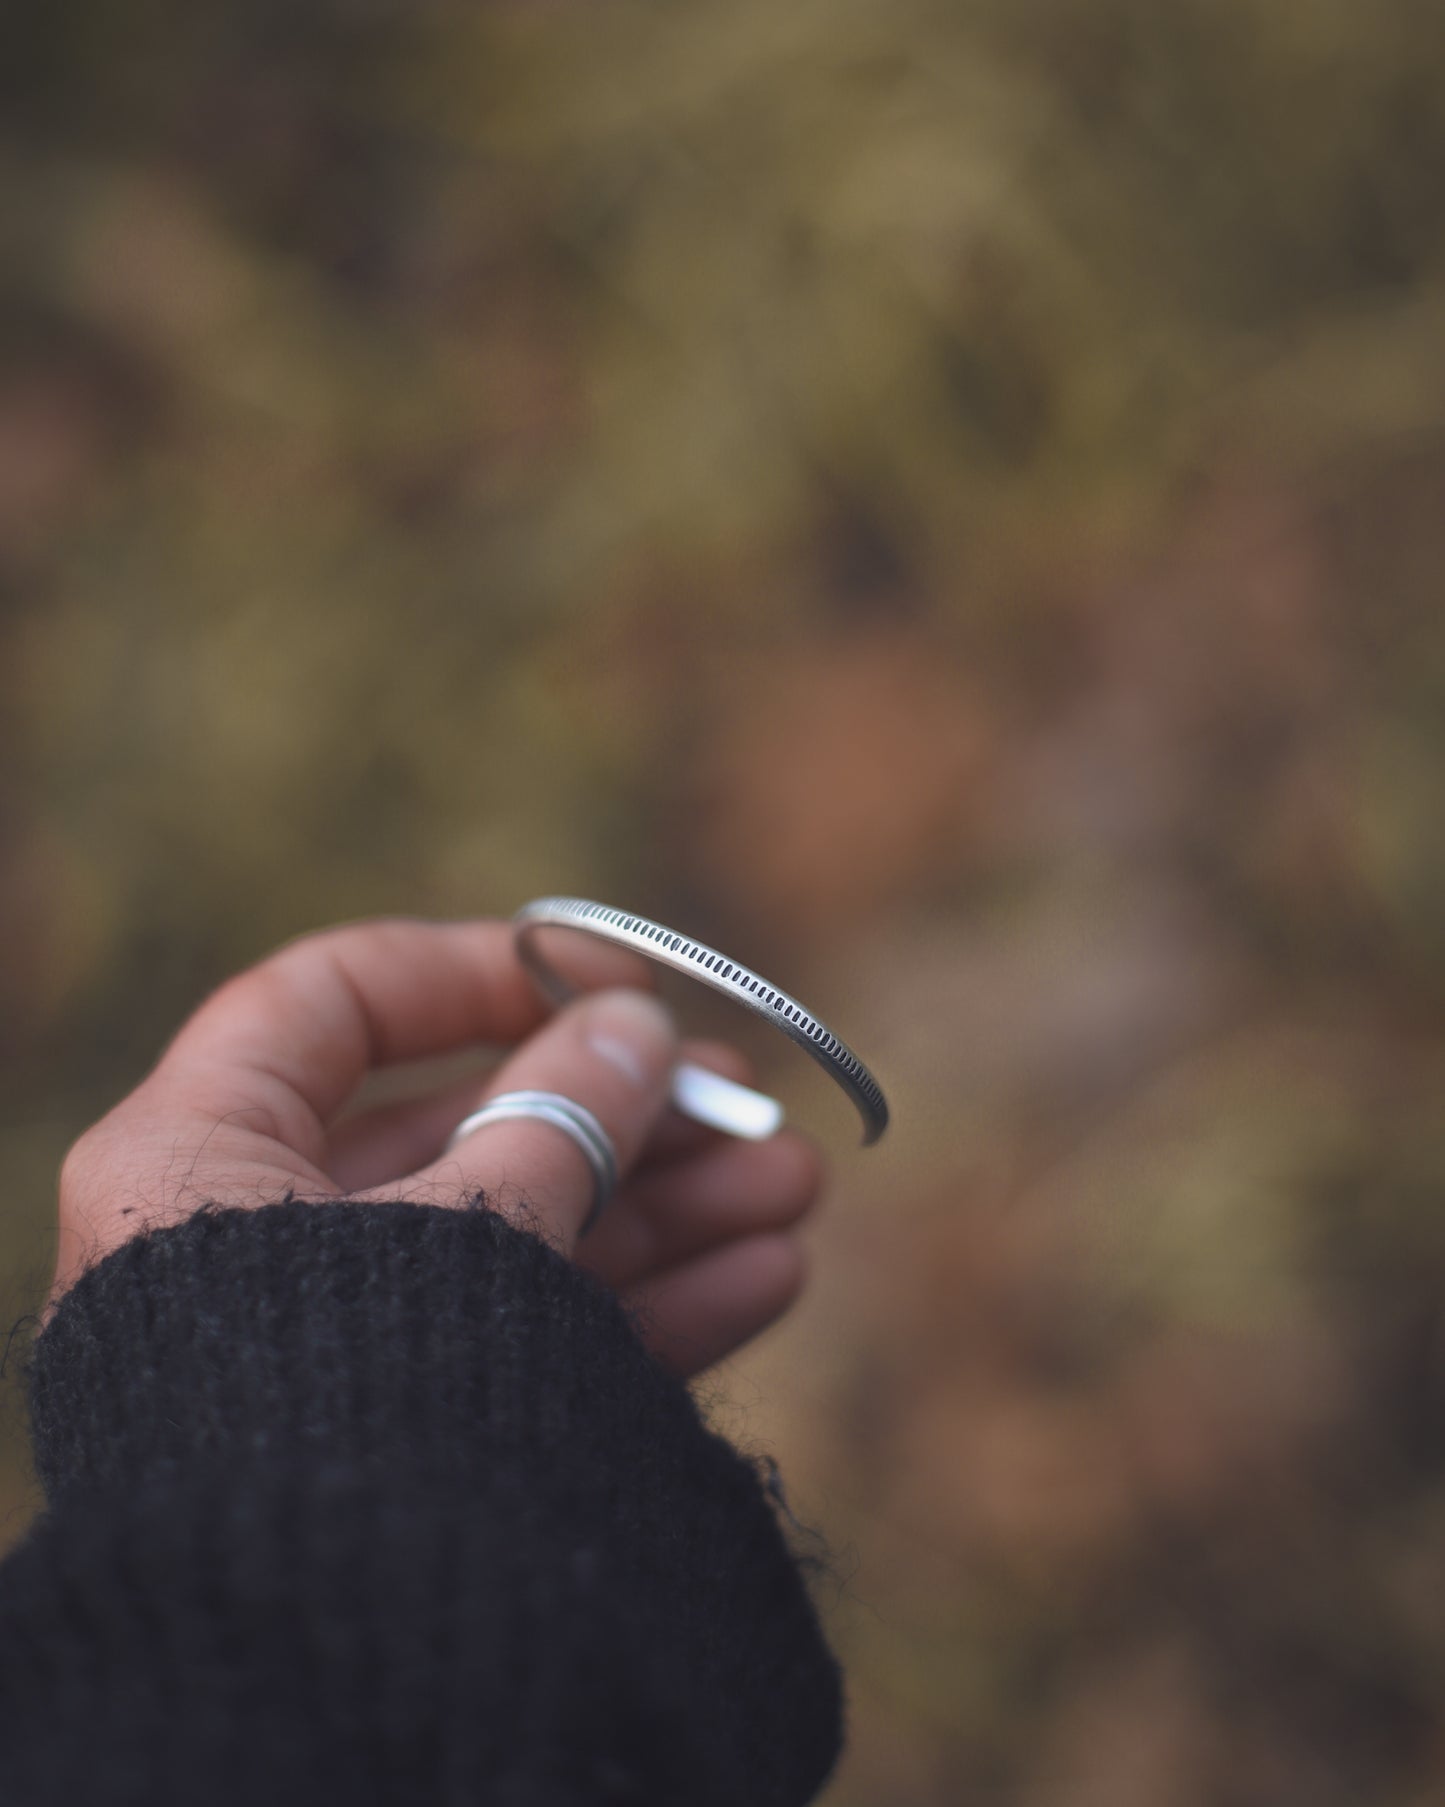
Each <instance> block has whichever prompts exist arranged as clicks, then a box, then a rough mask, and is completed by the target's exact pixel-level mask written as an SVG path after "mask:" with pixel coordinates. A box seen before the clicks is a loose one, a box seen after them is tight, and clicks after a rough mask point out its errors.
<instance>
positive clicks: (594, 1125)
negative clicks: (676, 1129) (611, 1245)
mask: <svg viewBox="0 0 1445 1807" xmlns="http://www.w3.org/2000/svg"><path fill="white" fill-rule="evenodd" d="M518 1118H530V1119H531V1120H532V1121H534V1122H536V1123H549V1124H551V1126H552V1128H553V1129H560V1130H561V1131H562V1133H563V1135H564V1136H567V1137H568V1138H569V1139H570V1140H571V1141H572V1142H573V1143H574V1144H575V1145H576V1147H577V1148H578V1149H580V1151H581V1153H582V1156H583V1158H584V1159H585V1160H586V1162H587V1165H588V1167H589V1169H590V1170H591V1173H592V1204H591V1207H590V1208H589V1210H588V1212H587V1216H586V1218H585V1219H584V1220H583V1223H582V1227H581V1229H580V1230H579V1231H578V1232H577V1233H578V1235H579V1236H581V1235H584V1234H585V1233H586V1232H587V1231H588V1230H590V1229H591V1228H592V1226H593V1224H594V1223H596V1221H597V1219H598V1218H599V1217H600V1216H601V1215H602V1208H603V1206H604V1205H605V1204H606V1203H607V1201H608V1199H609V1198H611V1196H612V1194H613V1192H614V1191H615V1189H616V1186H617V1150H616V1149H615V1148H614V1147H613V1146H612V1138H611V1137H610V1136H609V1135H608V1133H607V1131H606V1130H605V1129H604V1128H603V1127H602V1125H601V1124H600V1123H599V1122H598V1121H597V1119H596V1117H594V1116H593V1115H592V1113H591V1111H589V1110H588V1109H587V1107H586V1106H585V1105H583V1104H578V1103H577V1101H576V1100H575V1099H573V1098H567V1097H564V1096H563V1094H562V1093H561V1092H532V1091H524V1092H502V1093H500V1094H499V1095H498V1096H497V1097H495V1098H489V1099H488V1100H487V1102H486V1103H485V1104H484V1105H482V1107H481V1109H480V1110H475V1111H473V1112H472V1114H471V1116H470V1117H465V1118H463V1119H462V1121H461V1122H460V1123H459V1124H458V1125H457V1126H456V1128H455V1129H454V1130H453V1131H452V1133H451V1136H450V1138H449V1140H448V1142H447V1149H448V1150H450V1149H453V1148H455V1147H456V1145H457V1143H458V1142H461V1141H463V1140H464V1139H465V1138H466V1137H467V1136H470V1135H471V1134H473V1132H474V1131H476V1130H479V1129H482V1128H483V1127H485V1125H486V1124H488V1123H511V1122H515V1121H516V1120H517V1119H518Z"/></svg>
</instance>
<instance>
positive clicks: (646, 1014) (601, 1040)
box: [585, 988, 677, 1089]
mask: <svg viewBox="0 0 1445 1807" xmlns="http://www.w3.org/2000/svg"><path fill="white" fill-rule="evenodd" d="M585 1040H586V1042H587V1046H588V1047H589V1048H591V1050H592V1052H593V1053H594V1054H596V1055H598V1056H599V1057H600V1058H601V1059H602V1060H605V1061H607V1062H608V1064H609V1065H610V1066H613V1067H616V1069H617V1071H618V1072H619V1073H622V1074H625V1075H626V1077H627V1078H628V1079H630V1080H631V1081H632V1083H633V1084H634V1085H635V1086H637V1087H639V1089H641V1088H645V1087H649V1086H653V1085H656V1084H657V1083H658V1081H659V1080H661V1079H663V1078H665V1077H666V1075H667V1074H668V1073H670V1072H671V1071H672V1063H673V1061H674V1059H675V1058H676V1054H677V1026H676V1024H675V1023H674V1022H673V1020H672V1012H671V1011H670V1010H668V1008H667V1006H666V1005H665V1004H662V1003H659V1001H658V1000H657V999H656V998H654V997H653V996H651V995H650V993H648V992H645V991H637V990H634V989H631V988H629V989H625V990H620V991H606V992H602V993H600V994H599V995H598V996H597V997H595V998H593V999H591V1000H590V1001H589V1003H588V1006H587V1028H586V1031H585Z"/></svg>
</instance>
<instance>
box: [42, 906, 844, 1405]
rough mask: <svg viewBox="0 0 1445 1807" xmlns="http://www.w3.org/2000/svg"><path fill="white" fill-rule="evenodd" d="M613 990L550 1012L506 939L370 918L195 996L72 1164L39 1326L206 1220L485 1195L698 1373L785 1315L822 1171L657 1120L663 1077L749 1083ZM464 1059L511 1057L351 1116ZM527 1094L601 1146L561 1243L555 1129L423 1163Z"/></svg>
mask: <svg viewBox="0 0 1445 1807" xmlns="http://www.w3.org/2000/svg"><path fill="white" fill-rule="evenodd" d="M623 970H626V977H627V979H628V983H627V984H626V986H625V987H618V986H616V985H614V986H613V987H612V988H611V989H608V990H604V991H600V992H593V993H590V994H589V995H587V996H585V997H583V998H581V999H579V1000H578V1001H577V1002H575V1003H573V1004H571V1005H569V1006H568V1007H567V1008H566V1009H564V1010H561V1011H559V1012H557V1013H556V1014H549V1012H548V1009H547V1007H546V1006H545V1005H544V1004H543V1003H542V1002H541V1001H540V1000H539V999H538V997H537V995H536V993H535V990H534V988H533V986H532V984H531V981H530V980H529V979H528V977H527V975H526V973H525V972H524V970H523V969H522V967H521V966H520V965H519V964H518V962H517V959H516V955H515V953H514V952H513V945H512V934H511V929H510V926H509V925H508V924H507V923H504V922H496V921H473V922H421V921H412V920H403V919H388V920H379V921H372V922H361V923H352V924H347V925H345V926H343V927H340V928H333V929H327V930H324V931H322V932H320V933H317V934H313V935H307V936H304V937H302V938H301V939H300V940H297V941H293V942H290V943H288V944H287V945H286V946H285V947H283V948H281V949H280V950H279V951H278V952H276V953H274V954H272V955H271V956H270V957H269V958H267V959H265V960H263V961H261V962H260V963H259V964H258V965H256V966H253V967H251V968H249V969H248V970H247V971H245V972H243V973H241V974H239V975H238V976H237V977H235V978H233V979H231V980H229V981H228V982H227V983H226V984H224V985H223V986H221V988H220V989H219V990H218V991H216V992H215V993H213V994H212V996H211V997H209V998H208V999H207V1000H206V1001H205V1003H203V1004H202V1005H201V1007H200V1008H199V1009H198V1010H197V1011H196V1012H195V1014H194V1015H193V1016H192V1017H191V1018H190V1019H189V1020H188V1021H187V1022H186V1023H185V1025H184V1026H183V1027H182V1028H181V1030H180V1031H179V1032H178V1033H177V1035H176V1036H175V1037H174V1039H173V1040H172V1041H171V1043H170V1045H169V1047H167V1049H166V1050H165V1052H164V1054H163V1055H162V1056H161V1058H160V1060H159V1061H158V1062H157V1064H156V1066H155V1067H154V1069H153V1070H152V1071H151V1072H150V1073H149V1074H148V1075H147V1077H146V1078H145V1079H144V1080H143V1081H142V1082H141V1083H140V1085H139V1086H137V1087H136V1089H135V1090H134V1091H133V1092H131V1093H130V1094H129V1096H127V1097H126V1098H124V1099H123V1100H122V1101H121V1102H120V1103H119V1104H118V1105H116V1106H115V1108H114V1109H113V1110H111V1111H109V1112H108V1113H107V1114H106V1115H105V1116H104V1117H103V1118H101V1120H100V1121H99V1122H98V1123H96V1124H95V1125H94V1126H93V1127H92V1128H91V1129H89V1130H87V1131H86V1133H85V1134H84V1135H83V1136H81V1138H80V1139H79V1141H78V1142H76V1144H75V1145H74V1147H73V1148H72V1149H71V1151H70V1153H69V1155H68V1156H67V1157H66V1160H65V1164H64V1167H63V1168H62V1171H61V1180H60V1202H59V1217H60V1223H59V1230H60V1236H59V1252H58V1257H57V1263H56V1275H55V1283H54V1286H53V1288H52V1291H51V1295H50V1301H49V1304H48V1306H47V1316H48V1314H49V1312H50V1311H51V1310H53V1309H54V1305H55V1303H56V1302H57V1301H58V1299H59V1298H60V1297H61V1295H62V1294H63V1293H64V1291H65V1290H66V1288H67V1287H68V1286H69V1285H71V1284H72V1283H73V1281H74V1280H75V1279H76V1278H77V1277H78V1275H79V1274H80V1273H81V1272H83V1271H84V1269H85V1268H86V1267H88V1266H90V1265H92V1264H93V1263H94V1262H96V1261H98V1260H100V1259H102V1258H103V1257H104V1256H105V1255H107V1254H109V1253H111V1252H112V1251H113V1250H114V1249H116V1248H118V1247H119V1246H120V1244H121V1243H122V1242H124V1241H125V1240H126V1239H127V1238H128V1237H130V1236H133V1235H135V1234H136V1233H137V1232H138V1231H139V1230H141V1229H143V1228H151V1227H154V1226H158V1225H164V1224H168V1223H175V1222H179V1221H181V1220H182V1219H184V1218H185V1217H187V1216H189V1215H190V1214H191V1213H192V1212H193V1211H195V1210H196V1209H198V1208H199V1207H200V1206H201V1205H202V1204H205V1203H208V1202H212V1203H218V1204H222V1205H231V1206H239V1207H250V1206H257V1205H262V1204H266V1203H271V1202H275V1201H276V1200H279V1199H281V1198H283V1197H284V1196H286V1195H287V1194H288V1193H294V1194H295V1195H296V1196H298V1197H301V1198H308V1199H324V1198H351V1199H357V1200H367V1199H377V1200H380V1199H410V1200H413V1201H416V1202H424V1203H427V1204H435V1205H444V1206H456V1207H461V1206H463V1205H469V1204H471V1203H472V1202H473V1201H475V1200H476V1199H477V1197H478V1195H479V1194H481V1195H484V1196H485V1199H486V1202H487V1203H488V1204H489V1205H490V1206H491V1207H492V1208H494V1209H497V1210H500V1211H502V1212H503V1213H504V1214H505V1215H508V1216H511V1217H513V1218H515V1219H521V1220H523V1221H525V1222H526V1223H527V1225H528V1227H530V1228H533V1229H535V1230H536V1231H537V1232H538V1233H539V1234H541V1235H544V1236H545V1237H546V1238H547V1239H548V1240H549V1241H550V1242H552V1243H553V1245H554V1246H556V1247H558V1248H560V1249H562V1250H563V1251H564V1252H566V1253H567V1254H569V1255H570V1256H571V1257H572V1258H573V1259H574V1260H575V1261H576V1262H577V1263H578V1264H579V1266H582V1267H585V1268H587V1269H589V1270H590V1271H591V1272H593V1273H594V1274H596V1275H597V1276H598V1277H599V1278H600V1279H602V1280H603V1281H604V1282H606V1284H607V1285H609V1286H610V1287H612V1288H613V1289H614V1290H615V1291H616V1293H617V1294H618V1295H619V1297H620V1298H621V1299H622V1301H623V1303H624V1304H625V1305H626V1306H627V1307H628V1308H629V1309H630V1310H633V1311H634V1312H635V1313H636V1321H637V1323H638V1326H639V1332H640V1334H641V1335H642V1336H643V1338H644V1340H645V1341H646V1342H647V1344H648V1345H649V1347H650V1348H651V1349H652V1350H653V1352H654V1353H655V1354H656V1355H657V1356H658V1358H659V1359H660V1360H661V1361H663V1362H664V1363H666V1364H667V1365H668V1366H669V1367H671V1368H672V1369H674V1370H675V1371H676V1372H677V1373H679V1374H681V1375H683V1376H691V1375H694V1374H697V1373H700V1372H701V1371H702V1370H703V1369H704V1368H707V1367H709V1366H711V1365H712V1364H713V1363H714V1362H716V1361H719V1360H721V1359H722V1358H723V1357H724V1356H726V1355H728V1354H730V1353H731V1352H732V1351H733V1350H735V1349H737V1348H739V1347H740V1346H741V1345H742V1344H744V1343H745V1342H747V1341H748V1340H749V1338H751V1337H753V1336H755V1335H756V1334H757V1333H758V1332H759V1331H761V1330H763V1329H765V1328H766V1327H767V1326H768V1325H769V1324H771V1323H773V1322H774V1321H775V1320H776V1319H777V1318H778V1317H780V1316H781V1315H782V1313H783V1312H785V1311H786V1310H787V1308H788V1306H789V1305H791V1304H792V1302H793V1300H794V1299H795V1298H796V1297H797V1295H798V1293H799V1291H800V1289H801V1287H802V1284H803V1278H804V1264H803V1254H802V1250H801V1247H800V1243H799V1239H798V1234H797V1232H798V1229H799V1226H800V1225H801V1223H802V1220H803V1219H804V1217H805V1216H806V1215H807V1213H808V1212H809V1211H810V1210H811V1209H812V1207H813V1206H814V1204H815V1203H816V1200H817V1197H818V1193H819V1190H820V1187H821V1183H822V1178H823V1168H822V1163H821V1160H820V1157H819V1155H818V1152H817V1149H816V1148H815V1146H814V1145H813V1144H812V1143H811V1142H809V1141H808V1140H807V1139H806V1138H804V1137H802V1136H800V1135H798V1134H797V1133H796V1132H794V1131H791V1130H786V1129H785V1130H781V1131H779V1133H778V1134H776V1135H774V1136H772V1137H770V1138H768V1140H767V1141H765V1142H741V1141H736V1140H734V1139H733V1138H731V1137H726V1136H722V1135H719V1134H717V1133H716V1132H713V1131H710V1130H707V1129H704V1128H702V1127H701V1126H699V1125H696V1124H693V1123H690V1122H689V1121H687V1120H686V1119H684V1118H683V1117H681V1116H679V1115H678V1114H677V1113H676V1112H675V1111H673V1110H671V1109H670V1108H669V1107H668V1104H667V1085H668V1080H669V1076H670V1074H671V1071H672V1068H673V1066H674V1065H675V1064H676V1062H677V1061H678V1060H679V1059H682V1058H686V1059H690V1060H696V1061H700V1062H702V1063H703V1064H705V1065H708V1066H711V1067H712V1068H714V1069H715V1070H716V1071H718V1072H721V1073H725V1074H727V1075H728V1076H729V1077H730V1078H734V1079H740V1080H742V1081H744V1082H745V1083H746V1082H748V1081H750V1080H751V1079H752V1077H753V1076H752V1074H751V1072H750V1070H749V1067H748V1063H747V1062H746V1061H745V1060H744V1059H743V1057H742V1056H741V1054H739V1053H738V1052H737V1050H735V1049H732V1048H730V1047H727V1046H726V1045H724V1044H718V1043H696V1042H686V1043H684V1042H682V1041H680V1040H679V1037H678V1034H677V1030H676V1027H675V1025H674V1024H673V1022H672V1020H671V1018H670V1016H669V1015H668V1013H667V1012H666V1011H665V1009H664V1008H663V1006H662V1005H661V1004H660V1003H659V1002H658V1001H657V1000H656V998H654V997H652V996H651V995H650V994H649V992H648V991H647V990H645V989H642V988H643V987H645V986H646V985H647V983H648V980H647V974H646V968H645V965H644V964H643V963H640V962H639V963H637V965H636V966H635V967H632V968H629V969H618V973H619V975H620V974H621V973H622V971H623ZM479 1043H480V1044H500V1045H503V1046H506V1047H509V1048H511V1050H512V1051H511V1053H510V1055H509V1056H508V1057H507V1059H506V1060H505V1061H504V1062H503V1064H502V1065H501V1066H500V1067H499V1068H498V1070H497V1071H496V1072H495V1073H494V1074H492V1075H491V1076H490V1077H489V1078H488V1080H487V1082H486V1083H485V1085H482V1086H479V1085H478V1083H477V1081H475V1080H471V1081H468V1082H464V1083H462V1084H460V1085H453V1086H449V1087H447V1088H445V1089H444V1090H440V1091H434V1092H432V1093H430V1094H429V1095H427V1096H424V1097H422V1098H418V1099H410V1100H407V1101H406V1102H403V1103H396V1104H389V1105H384V1106H379V1107H376V1108H374V1109H371V1110H367V1111H363V1112H360V1113H356V1112H351V1113H348V1111H347V1106H348V1103H349V1101H350V1100H351V1099H352V1098H353V1096H354V1094H355V1093H356V1090H357V1088H358V1087H359V1086H360V1084H361V1082H362V1081H363V1079H365V1077H366V1075H367V1074H368V1073H369V1072H370V1071H372V1070H373V1069H374V1068H377V1067H383V1066H392V1065H395V1064H398V1063H404V1062H408V1061H418V1060H424V1059H429V1058H434V1057H436V1056H438V1055H443V1054H447V1053H450V1052H454V1051H456V1050H458V1049H463V1048H466V1047H468V1046H470V1045H472V1044H479ZM523 1087H532V1088H537V1089H540V1090H547V1091H556V1092H561V1093H564V1094H565V1095H566V1096H567V1097H569V1098H573V1099H575V1100H577V1102H578V1103H580V1104H584V1105H586V1106H587V1108H588V1109H589V1110H591V1111H592V1112H593V1113H594V1114H595V1115H596V1116H597V1117H598V1118H600V1119H601V1121H602V1123H603V1124H604V1125H605V1127H606V1128H607V1130H608V1132H609V1134H610V1135H611V1137H612V1140H613V1142H614V1144H615V1145H616V1148H617V1153H618V1160H619V1168H620V1172H621V1176H622V1177H621V1180H620V1183H619V1185H618V1188H617V1191H616V1192H615V1193H614V1194H613V1197H612V1199H611V1201H610V1203H609V1204H608V1206H607V1209H606V1211H605V1212H604V1213H603V1216H602V1218H601V1220H600V1222H599V1223H598V1224H597V1225H596V1226H595V1227H594V1228H593V1229H592V1230H591V1231H589V1233H588V1234H587V1235H586V1236H585V1237H581V1238H580V1239H579V1235H578V1231H579V1226H580V1225H581V1223H582V1221H583V1219H584V1218H585V1217H586V1215H587V1211H588V1207H589V1205H590V1202H591V1196H592V1180H591V1175H590V1173H589V1171H588V1169H587V1166H586V1164H585V1161H584V1160H583V1157H582V1155H581V1154H580V1153H579V1151H578V1150H577V1149H576V1148H575V1147H574V1146H573V1144H572V1143H571V1142H570V1141H569V1140H568V1139H567V1138H566V1137H565V1136H564V1135H562V1134H560V1133H559V1132H558V1131H556V1130H555V1129H551V1128H549V1127H547V1126H546V1125H545V1124H538V1123H536V1122H526V1121H521V1122H515V1123H510V1122H509V1123H497V1124H491V1125H488V1126H486V1127H484V1128H483V1129H480V1130H478V1131H476V1132H475V1133H474V1134H473V1135H472V1136H469V1137H468V1138H466V1140H464V1141H463V1142H461V1143H459V1144H458V1145H457V1147H456V1148H454V1149H452V1150H450V1151H449V1152H443V1151H444V1149H445V1144H446V1141H447V1138H448V1137H449V1135H450V1134H451V1132H452V1130H453V1129H454V1128H455V1127H456V1125H457V1124H458V1123H459V1122H460V1121H461V1120H462V1118H464V1117H466V1116H467V1115H468V1114H469V1113H470V1112H471V1111H473V1110H475V1109H476V1108H477V1106H478V1104H480V1103H481V1102H483V1100H484V1099H486V1098H489V1097H492V1096H494V1095H495V1094H497V1093H499V1092H506V1091H515V1090H518V1089H520V1088H523Z"/></svg>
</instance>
